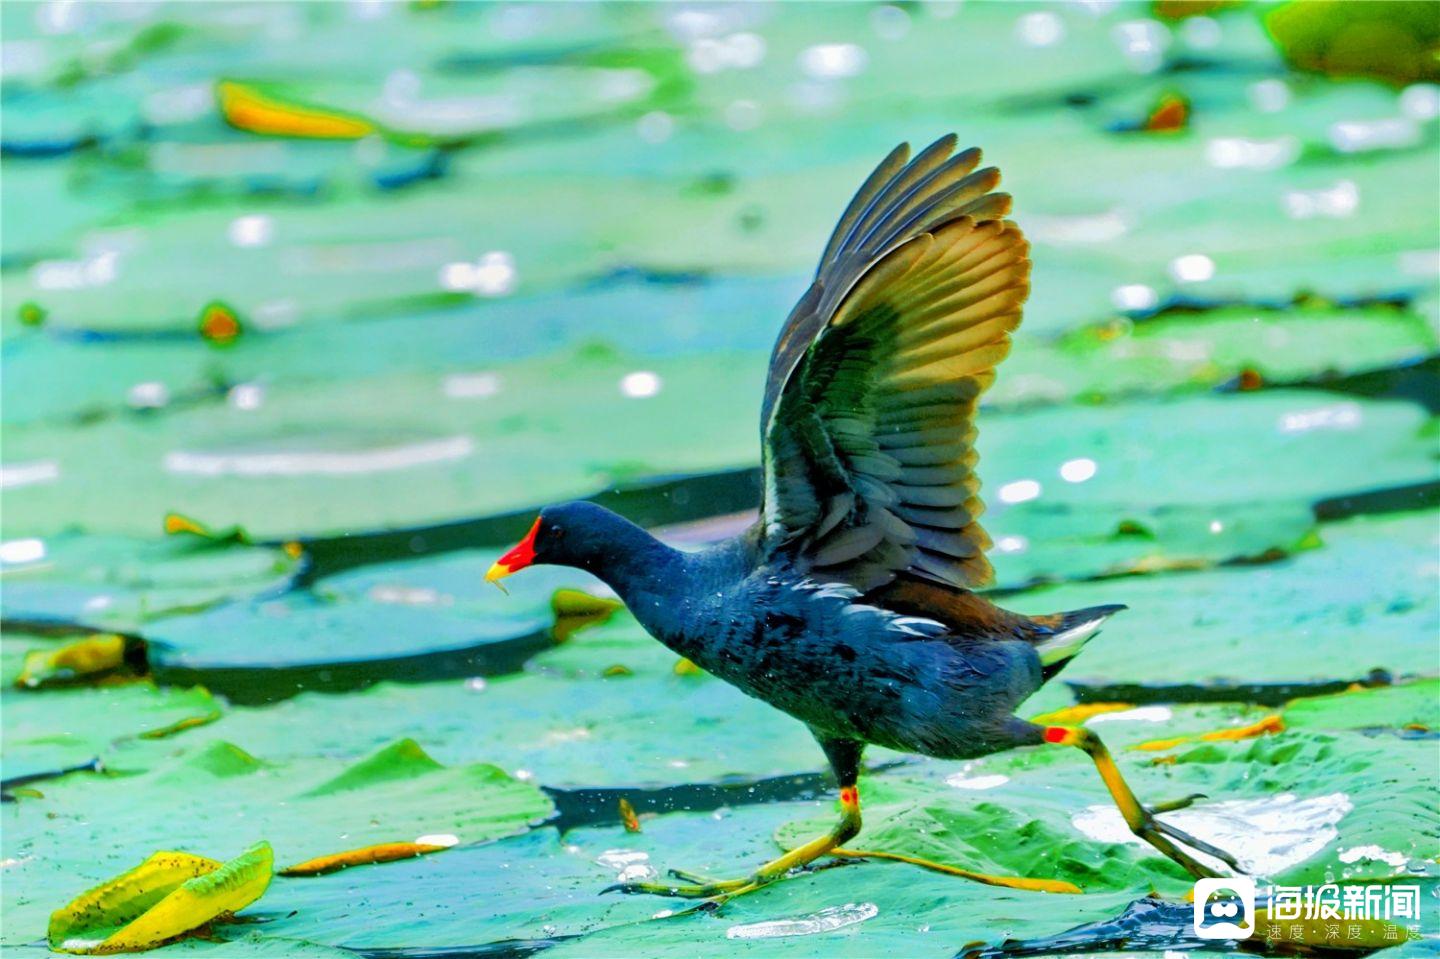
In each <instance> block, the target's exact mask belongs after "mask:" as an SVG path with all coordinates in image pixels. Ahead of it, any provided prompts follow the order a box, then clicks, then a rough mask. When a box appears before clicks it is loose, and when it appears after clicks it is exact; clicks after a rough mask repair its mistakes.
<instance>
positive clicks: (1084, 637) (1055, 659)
mask: <svg viewBox="0 0 1440 959" xmlns="http://www.w3.org/2000/svg"><path fill="white" fill-rule="evenodd" d="M1125 608H1126V607H1124V606H1120V605H1115V606H1091V607H1089V608H1087V609H1076V610H1071V611H1070V612H1068V613H1056V614H1055V615H1053V616H1037V617H1035V619H1034V620H1032V622H1034V623H1035V625H1036V635H1035V638H1034V640H1032V641H1033V642H1034V644H1035V651H1036V652H1038V653H1039V654H1040V671H1041V675H1043V676H1044V677H1045V679H1046V680H1049V679H1050V678H1051V677H1052V676H1054V675H1055V674H1056V673H1058V672H1060V670H1062V669H1064V668H1065V664H1066V663H1068V662H1070V660H1071V658H1072V657H1074V655H1075V654H1076V653H1078V652H1080V649H1081V647H1083V646H1084V645H1085V644H1086V643H1087V642H1089V641H1090V640H1091V639H1093V638H1094V637H1095V635H1096V634H1097V633H1099V632H1100V627H1101V626H1103V625H1105V620H1107V619H1109V618H1110V617H1111V616H1114V615H1115V614H1116V613H1118V612H1120V610H1122V609H1125Z"/></svg>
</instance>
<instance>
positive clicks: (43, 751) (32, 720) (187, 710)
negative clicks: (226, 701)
mask: <svg viewBox="0 0 1440 959" xmlns="http://www.w3.org/2000/svg"><path fill="white" fill-rule="evenodd" d="M12 641H13V640H12V639H11V638H10V637H9V636H8V635H7V638H6V642H7V644H8V643H10V642H12ZM5 679H6V680H7V682H6V685H7V686H9V687H10V688H8V689H7V690H6V692H5V694H4V695H5V708H4V710H3V711H0V712H3V716H0V731H3V737H4V741H5V756H4V771H5V772H4V775H5V778H6V779H7V780H8V779H14V778H17V777H29V776H39V775H43V774H46V773H53V772H56V771H58V770H62V769H68V768H71V767H74V766H79V765H82V764H85V763H88V762H90V761H91V760H93V759H97V758H98V759H99V760H100V761H101V762H102V763H103V764H104V765H105V766H107V767H112V768H115V769H120V770H129V771H137V770H142V769H149V768H151V767H152V766H153V765H155V764H156V763H160V762H163V761H165V759H166V757H167V756H168V755H169V753H170V752H171V750H172V749H173V744H172V743H171V742H169V740H170V738H171V736H173V735H179V734H180V733H182V732H184V731H186V730H187V729H189V728H193V727H195V726H197V725H203V724H205V723H208V722H211V721H213V720H214V719H215V718H216V717H217V716H218V714H219V712H220V709H221V706H220V703H219V702H218V701H217V700H215V698H214V697H212V696H211V695H210V694H209V693H208V692H207V691H206V690H204V689H201V688H184V687H170V688H163V689H157V688H156V687H155V686H154V685H153V684H151V683H148V682H142V683H132V684H129V685H122V686H100V687H96V688H73V689H55V690H44V691H36V692H28V693H20V692H15V691H13V686H10V683H11V682H13V678H12V677H10V676H8V675H7V676H6V677H5Z"/></svg>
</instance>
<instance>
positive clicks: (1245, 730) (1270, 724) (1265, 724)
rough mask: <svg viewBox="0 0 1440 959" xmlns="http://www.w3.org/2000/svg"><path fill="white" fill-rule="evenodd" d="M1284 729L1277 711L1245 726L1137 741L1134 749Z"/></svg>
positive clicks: (1227, 739) (1250, 736) (1229, 739)
mask: <svg viewBox="0 0 1440 959" xmlns="http://www.w3.org/2000/svg"><path fill="white" fill-rule="evenodd" d="M1284 731H1285V720H1284V719H1282V718H1281V717H1280V715H1279V714H1278V713H1277V714H1275V715H1272V716H1266V717H1265V718H1264V719H1261V720H1258V721H1256V722H1253V723H1250V724H1249V725H1247V726H1236V727H1232V728H1229V729H1216V730H1213V731H1211V732H1208V733H1200V734H1198V735H1195V736H1178V737H1176V738H1174V739H1152V740H1150V741H1148V742H1143V743H1138V744H1136V745H1135V746H1134V747H1132V748H1134V749H1142V750H1145V751H1147V752H1162V751H1164V750H1167V749H1174V748H1175V747H1176V746H1183V745H1184V744H1185V743H1189V742H1205V743H1217V742H1233V741H1235V740H1237V739H1254V738H1256V737H1258V736H1272V735H1274V734H1275V733H1279V732H1284Z"/></svg>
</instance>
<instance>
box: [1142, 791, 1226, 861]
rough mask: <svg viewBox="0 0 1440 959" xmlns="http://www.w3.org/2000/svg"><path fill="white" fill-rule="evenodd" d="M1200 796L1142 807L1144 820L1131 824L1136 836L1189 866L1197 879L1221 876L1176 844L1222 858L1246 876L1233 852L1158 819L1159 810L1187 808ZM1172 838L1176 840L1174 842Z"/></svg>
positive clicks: (1167, 810)
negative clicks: (1156, 815)
mask: <svg viewBox="0 0 1440 959" xmlns="http://www.w3.org/2000/svg"><path fill="white" fill-rule="evenodd" d="M1197 798H1199V797H1198V796H1187V797H1186V798H1185V799H1181V800H1177V801H1175V802H1169V803H1161V804H1159V805H1156V806H1149V807H1145V806H1142V807H1141V813H1142V815H1141V817H1140V821H1139V822H1138V823H1134V824H1131V827H1130V828H1131V829H1132V830H1133V831H1134V833H1135V835H1137V836H1139V837H1140V838H1141V839H1143V840H1145V841H1146V842H1148V843H1149V844H1150V845H1152V846H1154V847H1155V848H1156V849H1158V850H1160V851H1161V852H1163V853H1164V854H1165V855H1167V856H1169V857H1170V858H1171V859H1173V860H1174V861H1175V862H1177V863H1179V864H1180V865H1181V866H1183V867H1184V868H1185V871H1186V872H1188V873H1190V875H1192V876H1194V877H1195V878H1196V879H1215V878H1219V877H1220V873H1218V872H1216V871H1215V870H1213V869H1211V868H1210V867H1209V866H1206V865H1205V864H1204V863H1201V862H1199V861H1198V860H1196V859H1195V857H1193V856H1191V855H1190V854H1189V853H1188V852H1186V851H1185V850H1184V849H1181V848H1180V847H1179V846H1177V845H1175V843H1181V844H1183V845H1186V846H1189V847H1190V848H1191V849H1194V850H1197V851H1198V852H1202V853H1204V854H1205V855H1207V856H1210V857H1212V858H1214V859H1218V860H1220V861H1221V862H1223V863H1224V864H1225V865H1227V866H1229V867H1230V868H1231V869H1233V870H1234V871H1235V872H1236V873H1239V874H1240V875H1244V874H1245V870H1244V869H1241V868H1240V863H1239V861H1237V860H1236V858H1235V857H1234V856H1232V855H1231V854H1230V853H1228V852H1226V851H1225V850H1223V849H1221V848H1219V847H1218V846H1212V845H1211V844H1210V843H1208V842H1206V841H1205V840H1203V839H1196V838H1195V837H1194V836H1192V835H1190V834H1189V833H1188V832H1185V831H1184V830H1183V829H1179V828H1177V827H1175V826H1172V825H1170V824H1169V823H1167V822H1163V821H1161V820H1159V819H1156V818H1155V814H1156V813H1162V812H1174V811H1175V810H1176V809H1184V808H1185V807H1186V806H1189V805H1190V804H1191V803H1193V802H1194V801H1195V800H1196V799H1197ZM1171 840H1173V842H1172V841H1171Z"/></svg>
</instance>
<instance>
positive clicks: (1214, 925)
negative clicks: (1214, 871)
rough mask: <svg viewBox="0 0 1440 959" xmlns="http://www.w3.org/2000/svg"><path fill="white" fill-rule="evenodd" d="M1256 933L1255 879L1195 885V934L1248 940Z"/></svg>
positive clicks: (1204, 936) (1233, 878)
mask: <svg viewBox="0 0 1440 959" xmlns="http://www.w3.org/2000/svg"><path fill="white" fill-rule="evenodd" d="M1254 932H1255V880H1253V879H1249V878H1246V877H1244V876H1235V877H1232V878H1228V879H1201V880H1199V881H1198V882H1196V883H1195V935H1197V936H1199V937H1200V938H1201V939H1248V938H1250V936H1251V934H1252V933H1254Z"/></svg>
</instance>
